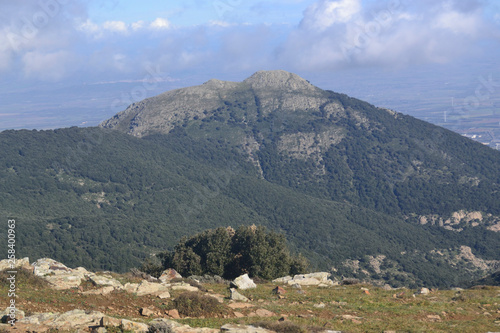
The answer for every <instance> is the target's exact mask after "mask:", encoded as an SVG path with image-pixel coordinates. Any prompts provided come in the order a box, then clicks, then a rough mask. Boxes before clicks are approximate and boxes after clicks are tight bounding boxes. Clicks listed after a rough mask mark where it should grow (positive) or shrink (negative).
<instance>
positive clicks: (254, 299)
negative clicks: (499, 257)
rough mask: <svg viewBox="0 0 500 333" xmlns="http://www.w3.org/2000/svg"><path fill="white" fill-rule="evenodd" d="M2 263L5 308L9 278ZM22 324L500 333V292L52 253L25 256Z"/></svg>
mask: <svg viewBox="0 0 500 333" xmlns="http://www.w3.org/2000/svg"><path fill="white" fill-rule="evenodd" d="M8 268H9V267H8V266H7V262H6V261H2V262H0V270H4V271H3V272H2V273H0V279H1V280H2V284H1V287H0V289H1V290H0V306H1V307H2V309H6V311H5V312H4V318H3V321H4V322H5V321H7V320H9V319H10V318H9V316H8V315H9V309H8V306H9V304H10V303H9V302H10V300H11V298H10V297H9V296H8V294H9V288H10V282H11V281H9V280H8V278H9V276H10V275H9V274H8V273H7V272H6V271H5V269H8ZM15 270H16V271H17V274H16V282H15V288H16V290H15V293H16V298H15V306H16V309H17V312H16V317H17V318H16V319H17V321H16V323H15V325H13V326H11V325H9V324H3V325H2V326H1V328H0V331H2V330H3V331H9V332H148V331H149V332H193V333H194V332H337V331H341V332H370V331H374V332H384V331H386V332H389V331H437V332H439V331H441V332H449V331H456V332H491V331H497V332H498V331H500V299H499V297H500V288H498V287H484V286H483V287H481V286H479V287H475V288H474V289H468V290H461V289H455V290H429V289H426V288H422V289H420V290H409V289H397V290H395V289H391V288H390V287H388V286H386V287H384V288H380V287H374V286H371V285H367V284H359V283H356V282H357V281H352V280H350V281H332V280H330V279H329V274H328V273H313V274H307V275H299V276H295V277H293V278H292V277H284V278H281V279H277V280H274V281H272V282H264V281H258V282H262V283H257V284H255V283H254V281H252V280H251V279H250V278H249V277H248V276H246V275H244V276H241V277H240V278H238V279H236V280H235V281H232V282H231V283H230V282H228V281H224V280H222V279H221V278H218V277H215V278H214V277H210V278H208V277H197V278H195V279H196V280H198V282H201V283H198V282H197V281H195V279H183V278H182V277H180V275H178V274H177V273H176V272H175V271H173V270H167V271H165V272H164V274H163V275H162V276H161V277H160V279H154V278H152V277H149V276H147V275H145V274H143V273H140V272H135V273H132V272H131V273H128V274H121V275H119V274H115V273H111V272H100V273H93V272H88V271H87V270H85V269H84V268H77V269H71V268H68V267H66V266H65V265H63V264H62V263H59V262H56V261H54V260H51V259H40V260H38V261H36V262H35V263H32V264H30V263H29V261H28V260H27V259H25V260H18V261H17V267H16V268H15Z"/></svg>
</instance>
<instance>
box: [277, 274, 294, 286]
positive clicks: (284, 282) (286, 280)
mask: <svg viewBox="0 0 500 333" xmlns="http://www.w3.org/2000/svg"><path fill="white" fill-rule="evenodd" d="M292 279H293V278H292V277H291V276H289V275H288V276H284V277H280V278H277V279H274V280H273V281H272V282H273V283H283V284H287V283H288V281H290V280H292Z"/></svg>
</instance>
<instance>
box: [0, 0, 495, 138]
mask: <svg viewBox="0 0 500 333" xmlns="http://www.w3.org/2000/svg"><path fill="white" fill-rule="evenodd" d="M499 46H500V4H499V3H498V1H495V0H490V1H488V0H419V1H410V0H277V1H257V0H254V1H252V0H245V1H243V0H209V1H201V0H186V1H178V0H169V1H167V0H163V1H160V0H148V1H126V0H24V1H9V0H0V98H3V100H1V99H0V129H5V128H9V127H11V126H12V127H15V128H21V127H23V126H25V127H33V126H34V125H33V122H34V121H33V119H34V118H33V119H29V117H28V116H27V113H23V112H22V110H29V111H30V113H29V115H31V116H32V115H33V114H35V113H36V112H35V111H36V110H37V107H38V108H39V109H40V110H39V111H38V113H37V114H38V115H40V117H41V118H40V119H42V118H43V115H42V114H41V113H42V112H43V110H48V111H50V112H52V113H54V112H55V113H57V112H59V111H57V110H56V111H57V112H56V111H54V110H55V109H54V106H50V105H48V104H43V105H42V106H43V107H41V103H42V102H41V100H43V98H44V95H43V94H44V92H46V94H53V96H54V97H53V99H54V100H56V99H57V98H61V99H62V98H66V99H68V98H70V97H69V96H68V94H66V95H60V97H57V96H59V95H57V94H55V93H53V91H60V90H61V89H62V88H61V87H74V91H75V92H76V91H78V90H79V91H80V92H81V96H85V98H84V99H85V100H86V101H87V102H85V103H87V104H86V105H87V106H88V108H89V110H90V107H91V106H92V107H97V108H99V109H102V106H101V105H99V104H98V102H93V104H92V103H91V104H89V102H88V100H89V97H91V92H92V91H93V90H92V89H90V88H89V87H94V86H93V85H99V84H101V85H102V84H107V86H106V89H101V91H98V93H99V94H101V95H102V96H101V95H100V97H99V98H100V100H101V102H102V103H104V104H107V105H109V104H110V103H111V102H110V101H112V100H113V99H116V95H117V94H118V95H120V94H121V91H120V89H126V90H127V89H128V90H130V88H128V87H127V88H119V87H118V86H114V87H111V86H109V85H110V84H113V83H115V84H125V83H134V82H136V83H137V82H141V80H142V81H143V80H145V79H147V78H148V77H149V76H151V72H152V69H154V72H155V73H156V74H154V76H155V77H154V78H155V80H156V81H157V82H160V81H161V82H163V83H164V84H163V85H161V86H160V87H157V89H148V90H147V95H148V96H149V95H152V94H155V93H158V92H159V91H160V90H161V89H169V88H175V87H180V86H187V85H192V84H201V83H203V82H204V81H206V80H208V79H210V78H214V77H215V78H219V79H226V80H242V79H244V78H245V77H246V76H248V75H250V74H252V73H253V72H255V71H257V70H261V69H285V70H289V71H292V72H295V73H298V74H299V75H302V76H305V77H306V78H307V79H309V80H311V82H313V83H314V82H322V83H323V84H324V85H326V86H323V88H331V87H332V86H334V87H335V88H338V89H340V90H341V91H342V88H343V87H342V86H339V85H335V84H333V83H332V84H330V82H329V80H328V78H335V77H337V78H338V77H341V76H342V77H344V76H352V75H355V76H356V75H357V76H356V77H358V78H359V80H358V81H360V82H362V81H366V82H369V81H370V79H371V78H372V77H373V75H375V74H374V73H377V74H376V75H383V74H381V73H395V72H397V73H404V72H405V71H408V70H414V69H416V68H422V66H436V65H437V66H442V68H446V66H448V67H449V68H454V69H453V70H454V71H457V72H459V71H462V70H464V71H465V70H467V71H471V70H472V71H474V70H473V69H472V68H475V67H478V68H479V66H483V64H484V63H491V62H492V59H496V55H499V54H500V52H499V49H500V48H499ZM460 64H468V65H466V67H467V68H464V67H463V66H461V65H460ZM427 68H430V67H427ZM481 70H482V72H480V71H479V69H478V70H477V75H476V76H478V75H482V74H490V73H492V72H493V71H494V70H496V66H495V64H492V65H491V67H490V68H487V69H481ZM485 71H486V72H485ZM355 73H357V74H355ZM360 73H361V74H360ZM150 79H151V77H150ZM332 80H333V79H332ZM408 83H411V82H408ZM347 88H348V87H347V86H346V89H347ZM65 89H66V88H65ZM347 90H348V89H347ZM23 92H24V94H25V95H23ZM106 92H108V95H107V96H106V94H105V93H106ZM346 92H350V91H346ZM388 93H390V92H388ZM70 95H71V96H74V97H71V98H74V100H73V101H71V103H70V102H69V101H60V103H59V104H57V105H59V106H58V108H59V109H58V110H60V112H63V111H64V112H66V111H68V110H69V108H70V106H68V105H75V104H77V101H78V94H77V93H75V94H73V93H71V94H70ZM13 96H16V98H17V99H18V100H16V99H15V98H14V97H13ZM81 96H80V99H82V98H83V97H81ZM141 96H142V95H141ZM99 98H97V97H96V98H90V99H91V100H97V99H99ZM63 102H64V103H63ZM108 109H109V108H108ZM6 110H7V111H8V110H14V111H15V112H13V111H8V112H7V111H6ZM19 110H21V111H19ZM113 111H114V110H113ZM5 114H9V115H8V116H6V115H5ZM13 114H16V115H13ZM104 116H108V114H106V115H102V116H100V115H99V116H96V117H94V118H95V119H98V118H99V117H104ZM54 117H55V116H54ZM37 119H38V118H37ZM82 119H83V118H82ZM95 119H94V120H93V121H94V123H95ZM7 120H8V122H7ZM2 122H3V124H2ZM91 123H92V122H91ZM59 124H60V123H57V124H54V125H53V126H56V125H59ZM64 124H66V123H64ZM74 125H78V123H76V124H74ZM44 126H51V125H50V124H49V123H47V122H45V125H44Z"/></svg>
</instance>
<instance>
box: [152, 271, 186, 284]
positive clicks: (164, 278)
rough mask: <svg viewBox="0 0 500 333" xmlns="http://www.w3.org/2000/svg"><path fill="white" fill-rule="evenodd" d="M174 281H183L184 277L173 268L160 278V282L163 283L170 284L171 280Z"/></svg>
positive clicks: (164, 272)
mask: <svg viewBox="0 0 500 333" xmlns="http://www.w3.org/2000/svg"><path fill="white" fill-rule="evenodd" d="M173 279H182V275H180V274H179V273H177V271H176V270H175V269H173V268H168V269H166V270H164V271H163V273H161V275H160V277H159V278H158V280H160V281H161V282H162V283H168V282H170V280H173Z"/></svg>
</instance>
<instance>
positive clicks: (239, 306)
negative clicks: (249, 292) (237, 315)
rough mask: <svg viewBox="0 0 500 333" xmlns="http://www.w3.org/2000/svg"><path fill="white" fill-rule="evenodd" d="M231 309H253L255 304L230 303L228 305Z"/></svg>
mask: <svg viewBox="0 0 500 333" xmlns="http://www.w3.org/2000/svg"><path fill="white" fill-rule="evenodd" d="M227 306H228V307H230V308H231V309H246V308H253V304H250V303H229V304H228V305H227Z"/></svg>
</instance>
